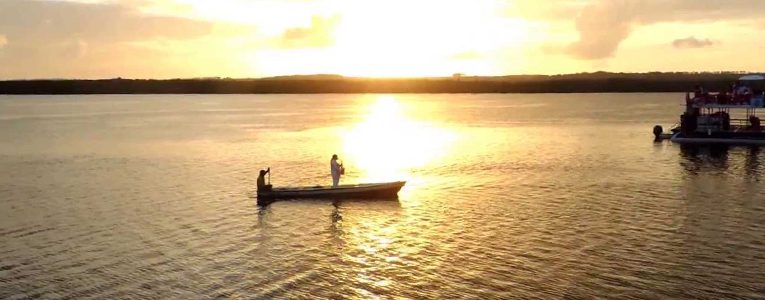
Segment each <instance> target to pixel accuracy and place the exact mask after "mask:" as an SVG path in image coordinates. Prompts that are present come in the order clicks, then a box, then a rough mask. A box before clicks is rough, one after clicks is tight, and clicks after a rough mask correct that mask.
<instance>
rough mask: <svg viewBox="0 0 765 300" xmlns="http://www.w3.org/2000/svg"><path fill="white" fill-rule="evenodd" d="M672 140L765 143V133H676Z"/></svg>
mask: <svg viewBox="0 0 765 300" xmlns="http://www.w3.org/2000/svg"><path fill="white" fill-rule="evenodd" d="M670 141H672V142H673V143H678V144H695V145H753V146H762V145H765V135H752V134H742V135H735V134H713V135H693V136H687V135H684V134H682V133H676V134H674V135H673V136H672V137H671V138H670Z"/></svg>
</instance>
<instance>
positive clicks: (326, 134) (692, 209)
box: [0, 94, 765, 299]
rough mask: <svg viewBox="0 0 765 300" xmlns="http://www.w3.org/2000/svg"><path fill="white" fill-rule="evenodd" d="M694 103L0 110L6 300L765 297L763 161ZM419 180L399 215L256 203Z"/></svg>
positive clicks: (14, 100)
mask: <svg viewBox="0 0 765 300" xmlns="http://www.w3.org/2000/svg"><path fill="white" fill-rule="evenodd" d="M682 101H683V95H680V94H569V95H499V94H498V95H387V96H386V95H279V96H260V95H204V96H194V95H174V96H167V95H157V96H111V95H102V96H34V97H29V96H25V97H18V96H0V128H1V129H0V170H2V172H0V298H4V299H5V298H10V299H15V298H27V297H28V298H36V297H42V298H106V299H114V298H146V297H152V298H177V299H186V298H309V297H321V298H376V297H383V298H387V297H404V298H560V297H573V298H579V297H585V298H589V297H608V298H670V297H672V298H734V297H739V298H763V295H765V273H763V272H762V266H764V265H765V251H764V250H765V244H764V242H763V236H765V202H764V201H763V200H765V185H763V184H762V179H763V175H764V174H765V166H763V163H762V161H763V160H764V159H765V154H763V152H762V151H761V150H759V149H757V148H743V147H741V148H739V147H732V148H711V149H710V148H683V147H680V146H678V145H674V144H670V143H667V142H664V143H653V142H652V135H651V129H652V127H653V125H654V124H663V125H665V128H667V126H668V125H671V124H673V123H675V122H676V121H677V119H678V115H679V114H680V112H681V111H682V109H683V107H682ZM333 153H337V154H338V155H340V158H341V159H343V160H344V162H345V164H346V166H347V168H348V174H347V176H346V177H344V178H343V182H345V183H353V182H368V181H384V180H396V179H404V180H407V181H408V183H407V186H405V188H404V189H403V190H402V191H401V192H400V194H399V195H400V196H399V199H398V200H397V201H396V200H392V201H363V200H349V201H335V202H333V201H316V200H295V201H286V202H276V203H273V204H270V205H267V206H259V205H258V203H257V201H256V199H255V197H254V185H255V177H256V174H257V172H258V170H260V169H261V168H265V167H268V166H270V167H271V168H272V170H273V175H272V177H271V181H272V183H273V184H274V185H276V186H283V185H315V184H328V183H330V182H331V181H330V177H329V159H330V156H331V155H332V154H333Z"/></svg>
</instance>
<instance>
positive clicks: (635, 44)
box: [0, 0, 765, 79]
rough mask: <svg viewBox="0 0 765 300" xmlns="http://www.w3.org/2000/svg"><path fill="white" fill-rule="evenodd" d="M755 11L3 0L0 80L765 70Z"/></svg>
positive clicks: (714, 5)
mask: <svg viewBox="0 0 765 300" xmlns="http://www.w3.org/2000/svg"><path fill="white" fill-rule="evenodd" d="M764 12H765V1H763V0H545V1H540V0H214V1H213V0H77V1H74V0H70V1H65V0H0V79H36V78H88V79H95V78H115V77H123V78H198V77H233V78H251V77H268V76H280V75H299V74H340V75H345V76H360V77H415V76H451V74H454V73H463V74H467V75H486V76H492V75H513V74H563V73H578V72H594V71H611V72H650V71H759V70H763V69H765V68H764V67H763V64H764V63H765V58H763V57H765V56H763V53H765V35H762V34H761V33H762V32H763V31H765V13H764Z"/></svg>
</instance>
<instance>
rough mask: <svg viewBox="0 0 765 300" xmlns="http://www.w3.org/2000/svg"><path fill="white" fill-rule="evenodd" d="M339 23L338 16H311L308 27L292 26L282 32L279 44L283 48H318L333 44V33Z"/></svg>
mask: <svg viewBox="0 0 765 300" xmlns="http://www.w3.org/2000/svg"><path fill="white" fill-rule="evenodd" d="M339 23H340V16H332V17H328V18H325V17H322V16H313V17H312V18H311V25H310V26H309V27H293V28H289V29H287V30H286V31H284V34H282V39H281V45H282V46H283V47H285V48H305V47H310V48H318V47H328V46H331V45H333V44H334V42H335V41H334V37H333V33H334V30H335V28H336V27H337V25H338V24H339Z"/></svg>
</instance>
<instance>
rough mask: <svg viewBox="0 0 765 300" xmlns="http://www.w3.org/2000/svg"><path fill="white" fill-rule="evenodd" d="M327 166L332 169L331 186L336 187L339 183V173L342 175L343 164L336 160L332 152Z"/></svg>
mask: <svg viewBox="0 0 765 300" xmlns="http://www.w3.org/2000/svg"><path fill="white" fill-rule="evenodd" d="M329 167H330V170H331V171H332V187H337V184H338V183H340V175H343V164H342V163H339V162H337V154H332V160H330V161H329Z"/></svg>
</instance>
